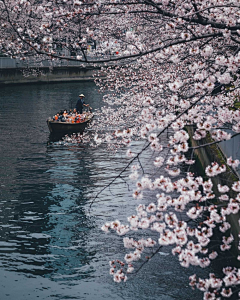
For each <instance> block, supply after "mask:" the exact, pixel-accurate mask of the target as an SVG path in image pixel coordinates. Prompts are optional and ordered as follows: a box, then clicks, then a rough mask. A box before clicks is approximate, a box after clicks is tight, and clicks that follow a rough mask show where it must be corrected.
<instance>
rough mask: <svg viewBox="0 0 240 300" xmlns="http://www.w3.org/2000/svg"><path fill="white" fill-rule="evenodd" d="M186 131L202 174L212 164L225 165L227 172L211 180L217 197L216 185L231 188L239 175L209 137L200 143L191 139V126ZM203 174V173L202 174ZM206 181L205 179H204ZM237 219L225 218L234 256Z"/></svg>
mask: <svg viewBox="0 0 240 300" xmlns="http://www.w3.org/2000/svg"><path fill="white" fill-rule="evenodd" d="M186 130H187V131H188V133H189V136H190V142H191V146H192V147H196V149H195V150H194V153H195V155H196V157H197V159H198V162H199V164H200V168H201V169H202V171H203V172H205V169H206V167H207V166H209V165H211V163H212V162H217V163H218V164H219V165H222V164H224V165H226V167H227V170H226V172H224V173H222V174H221V176H215V177H212V178H211V180H212V182H213V184H214V187H215V189H214V194H215V195H216V196H217V197H218V196H219V192H218V190H217V185H218V184H221V185H225V184H227V185H228V186H229V187H231V186H232V184H233V183H234V182H236V181H239V175H238V173H237V172H235V170H234V169H232V168H231V167H230V166H228V165H227V164H226V157H225V155H224V153H223V152H222V151H221V149H220V147H219V146H218V144H217V143H215V144H210V143H212V142H214V141H213V140H212V139H211V137H210V136H207V137H206V138H205V139H202V140H200V141H197V140H194V139H193V138H191V137H192V136H193V134H194V130H193V127H192V126H187V127H186ZM205 144H210V145H208V146H203V145H205ZM204 174H205V173H204ZM206 179H207V178H206ZM229 193H230V195H229V196H230V197H232V198H234V193H233V191H232V192H229ZM215 204H216V205H222V204H223V203H222V202H220V201H216V203H215ZM239 217H240V214H239V213H237V214H231V215H229V216H227V221H228V222H229V223H230V224H231V233H232V235H233V236H234V240H235V244H234V245H235V247H234V250H235V251H234V252H235V254H236V255H239V254H240V250H239V249H238V245H239V232H240V226H239V222H238V220H239Z"/></svg>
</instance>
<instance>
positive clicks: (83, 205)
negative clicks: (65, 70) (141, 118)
mask: <svg viewBox="0 0 240 300" xmlns="http://www.w3.org/2000/svg"><path fill="white" fill-rule="evenodd" d="M80 92H81V93H84V94H85V95H87V99H86V101H87V102H88V103H89V104H90V105H91V107H93V109H96V108H98V107H99V106H100V105H101V102H100V100H99V99H100V96H99V95H98V93H97V89H96V87H95V86H94V84H93V83H91V82H85V83H81V84H80V83H66V84H61V85H60V84H52V85H31V86H17V87H4V88H2V91H1V97H0V114H1V118H0V128H1V132H0V137H1V148H0V163H1V172H0V185H1V189H0V289H1V291H2V294H1V300H5V299H19V300H30V299H31V300H32V299H36V298H37V297H39V298H40V299H42V300H44V299H48V298H51V299H88V300H90V299H91V300H92V299H98V300H99V299H113V298H114V299H156V294H157V295H158V297H157V299H164V300H165V299H184V300H185V299H192V297H195V299H196V300H197V299H201V294H200V293H198V292H196V291H195V292H191V293H189V291H190V289H189V288H188V280H187V278H188V276H189V274H192V270H187V271H184V272H183V270H182V268H180V267H179V265H178V263H177V262H176V259H175V258H172V257H171V259H169V256H168V255H167V254H168V251H169V249H165V250H164V251H165V252H164V251H163V253H160V254H159V256H156V258H154V260H152V261H150V262H149V264H147V265H146V266H145V268H144V269H143V271H142V272H141V273H139V274H138V275H137V276H136V277H134V278H133V279H132V280H130V281H128V282H127V283H125V284H123V285H118V284H115V283H114V282H113V281H112V278H111V277H110V276H109V275H108V269H109V267H108V261H109V260H111V259H114V258H122V257H123V255H124V252H123V250H124V249H123V245H122V237H116V236H115V235H113V234H108V235H106V234H104V233H103V232H101V230H100V229H99V228H100V227H101V225H102V224H103V223H104V222H106V221H108V220H114V219H116V218H117V219H120V220H121V221H124V222H126V218H127V216H128V215H129V214H130V213H134V212H135V206H136V205H137V204H138V202H136V201H133V199H132V197H131V193H129V191H128V186H126V185H125V183H124V182H123V181H119V182H118V184H114V185H113V186H112V187H111V188H109V189H108V190H105V191H104V192H103V194H102V196H101V198H100V199H99V200H98V201H96V202H95V203H94V205H93V209H92V211H91V213H90V214H89V203H90V202H91V201H92V200H91V199H92V196H93V195H95V194H96V193H97V192H98V191H99V190H100V189H101V188H102V187H103V186H104V185H105V184H106V183H108V182H109V181H110V179H111V178H112V176H113V174H117V172H118V171H119V170H120V169H121V168H122V167H123V166H124V162H125V158H123V155H122V154H121V152H119V153H117V154H116V155H114V154H113V153H109V152H108V151H107V150H106V149H105V148H104V146H102V147H100V148H97V149H93V148H90V147H89V145H88V144H79V145H63V144H58V143H52V142H50V143H49V132H48V128H47V124H46V119H47V118H48V117H49V116H51V115H53V114H55V113H56V111H58V110H59V109H65V108H70V106H72V105H73V104H72V103H75V102H76V101H77V95H78V94H79V93H80ZM136 147H139V146H138V144H136ZM143 159H145V160H147V159H148V157H147V154H146V155H145V158H144V157H143ZM131 189H132V187H130V190H131ZM146 201H147V199H146ZM13 282H14V284H12V283H13ZM180 291H181V292H180ZM190 295H191V296H190Z"/></svg>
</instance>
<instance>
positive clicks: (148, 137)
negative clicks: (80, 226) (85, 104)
mask: <svg viewBox="0 0 240 300" xmlns="http://www.w3.org/2000/svg"><path fill="white" fill-rule="evenodd" d="M0 7H1V11H2V15H1V29H0V41H1V46H0V47H1V48H0V51H1V52H2V53H4V54H6V55H9V56H12V57H20V58H21V59H25V60H27V59H29V58H32V57H34V59H36V60H38V61H41V60H42V59H46V58H48V59H49V60H56V61H58V60H61V59H69V60H76V61H79V63H88V64H92V65H100V66H101V71H100V72H99V74H96V83H97V84H98V85H99V89H100V91H102V92H103V99H104V101H105V103H106V105H105V106H104V107H102V109H101V111H99V112H98V115H99V116H100V117H101V118H103V119H104V120H105V122H104V123H101V124H99V125H98V126H96V127H95V130H96V134H95V136H94V139H93V143H94V144H96V145H99V144H101V143H103V142H104V143H105V142H106V143H108V145H109V148H110V149H114V150H116V149H117V148H118V147H127V151H126V155H127V157H128V158H129V163H128V164H127V165H126V167H125V168H124V169H123V170H122V171H121V173H120V174H119V176H118V177H120V176H121V175H122V174H123V173H124V172H125V171H127V170H129V169H130V170H131V173H130V176H129V181H131V182H134V183H135V184H136V188H135V190H134V191H133V198H134V199H142V198H143V197H146V195H149V194H151V195H154V196H151V197H149V199H150V200H149V203H148V204H147V205H146V204H139V205H138V206H137V208H136V214H135V215H131V216H128V218H127V220H126V221H127V222H128V223H127V224H122V223H121V222H120V221H118V220H115V221H110V222H106V224H105V225H103V227H102V229H103V230H104V231H106V232H108V231H109V230H113V231H116V233H117V234H118V235H120V236H124V238H123V243H124V246H125V247H126V249H130V250H127V251H128V252H127V254H126V255H125V257H124V259H123V260H113V261H111V262H110V274H112V275H113V279H114V281H116V282H121V281H126V280H127V277H129V275H130V274H131V273H134V271H136V267H135V265H136V266H137V267H138V268H139V266H140V268H141V266H142V265H143V264H145V262H146V261H144V259H143V253H144V252H145V251H146V252H147V253H149V249H151V251H150V255H149V257H152V256H154V255H155V254H156V253H157V252H158V251H159V249H160V248H162V247H164V246H172V253H173V255H176V256H178V260H179V263H180V265H181V266H182V267H189V266H199V267H201V268H206V267H208V266H209V265H210V263H211V261H213V260H217V259H218V257H223V256H224V255H225V253H227V252H228V253H234V255H235V256H236V257H238V251H239V247H240V246H239V239H238V233H236V232H237V231H238V226H239V225H238V222H237V224H236V222H235V221H234V220H236V218H237V219H238V213H239V202H240V181H239V180H238V179H235V180H233V181H232V182H229V181H226V180H225V181H224V178H225V179H226V177H227V176H228V175H226V174H229V173H228V172H230V171H231V170H234V169H236V168H237V167H238V165H239V161H238V160H236V159H235V160H234V159H233V158H232V157H229V158H227V160H226V161H225V162H224V163H220V162H219V161H217V160H216V161H215V160H214V161H212V162H210V164H209V165H208V166H207V167H206V169H205V174H204V175H200V174H197V175H196V174H194V173H193V172H192V170H193V169H192V167H193V165H194V164H195V150H196V149H199V148H203V147H205V146H206V147H209V146H210V145H216V144H217V143H219V142H221V141H224V140H229V139H232V138H234V137H235V136H236V135H238V134H239V133H240V112H239V110H238V109H236V108H235V104H236V102H238V101H239V67H240V51H239V50H240V9H239V1H237V0H208V1H206V0H201V1H200V0H191V1H184V0H177V1H176V0H172V1H169V0H145V1H135V0H132V1H128V0H124V1H118V0H114V1H108V0H96V1H95V0H93V1H82V2H80V1H78V0H74V1H73V0H70V1H68V0H64V1H62V0H59V1H52V2H47V1H36V2H35V1H27V0H20V1H13V0H8V1H7V0H0ZM90 40H94V41H96V45H97V49H96V51H95V53H94V56H91V57H89V56H88V55H87V52H86V46H87V43H88V41H90ZM59 49H68V50H69V51H73V50H74V52H75V55H74V56H64V55H63V54H62V52H61V51H59ZM106 126H107V127H108V128H110V130H108V131H106V130H105V128H106ZM166 139H167V142H166ZM136 140H145V141H146V143H145V145H144V147H143V148H142V149H141V150H140V151H139V152H137V153H136V152H134V149H132V147H131V145H132V144H133V143H134V141H136ZM163 141H164V144H163ZM194 143H195V144H194ZM196 143H197V144H196ZM194 145H195V146H194ZM149 149H151V150H152V153H153V155H152V156H151V157H150V158H149V162H148V163H149V164H151V165H152V168H154V172H152V174H150V175H148V176H147V175H146V174H145V173H144V169H145V166H144V165H143V164H142V163H141V160H140V159H141V155H142V154H143V153H144V152H145V151H147V150H149ZM224 174H225V177H224ZM219 178H220V179H221V180H220V181H219ZM115 180H116V178H114V179H113V180H112V182H110V183H109V185H110V184H112V183H113V182H114V181H115ZM97 196H99V195H97ZM93 204H94V200H93V202H92V203H91V205H93ZM183 215H184V216H185V217H184V218H183V217H182V216H183ZM234 222H235V223H234ZM136 231H138V232H139V234H141V232H143V231H144V232H145V231H146V232H147V233H148V234H149V237H148V238H147V239H144V238H140V239H135V238H133V237H131V235H132V233H135V232H136ZM153 233H154V234H153ZM156 233H157V234H158V238H157V239H156V238H155V237H156ZM220 234H221V235H220ZM213 236H214V237H215V236H217V237H219V236H221V238H220V239H219V241H218V242H215V243H214V244H212V242H211V240H212V239H213ZM210 245H211V246H210ZM238 258H239V257H238ZM137 261H138V262H137ZM239 284H240V269H238V267H237V266H228V265H226V266H225V267H224V268H223V270H222V276H221V277H218V276H217V275H215V274H213V273H210V274H209V277H208V278H205V279H203V278H198V277H197V275H196V274H194V275H193V276H191V277H190V285H191V286H192V287H193V288H198V289H199V290H201V291H203V295H204V296H203V298H204V299H221V298H231V297H235V298H236V297H240V295H239V296H238V290H239Z"/></svg>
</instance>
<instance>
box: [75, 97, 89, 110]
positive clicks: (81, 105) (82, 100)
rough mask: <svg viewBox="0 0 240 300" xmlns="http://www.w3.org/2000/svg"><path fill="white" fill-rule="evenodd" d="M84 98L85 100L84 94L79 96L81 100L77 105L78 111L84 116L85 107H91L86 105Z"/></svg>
mask: <svg viewBox="0 0 240 300" xmlns="http://www.w3.org/2000/svg"><path fill="white" fill-rule="evenodd" d="M84 98H85V96H84V95H83V94H81V95H79V99H78V101H77V104H76V110H77V112H78V113H80V114H82V112H83V106H89V104H86V103H85V101H84Z"/></svg>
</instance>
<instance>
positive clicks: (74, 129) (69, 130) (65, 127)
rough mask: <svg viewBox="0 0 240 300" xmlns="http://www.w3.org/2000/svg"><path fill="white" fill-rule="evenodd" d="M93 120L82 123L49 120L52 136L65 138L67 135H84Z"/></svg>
mask: <svg viewBox="0 0 240 300" xmlns="http://www.w3.org/2000/svg"><path fill="white" fill-rule="evenodd" d="M91 120H92V118H89V119H88V120H86V121H84V122H81V123H68V122H57V121H52V120H47V125H48V128H49V131H50V134H51V135H53V136H64V135H66V134H68V135H69V134H73V133H80V134H83V132H84V130H85V128H86V127H87V126H88V125H89V123H90V122H91Z"/></svg>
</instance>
